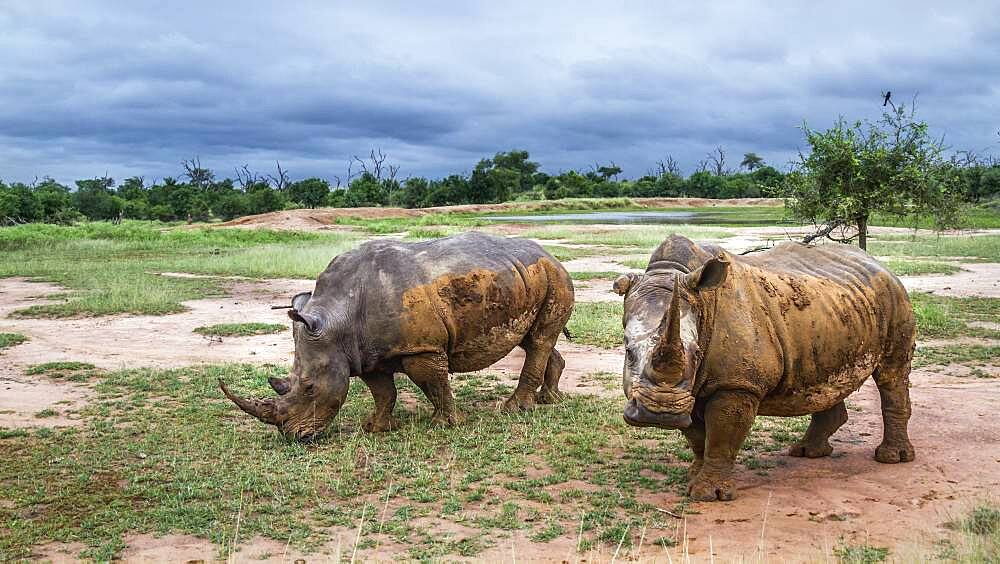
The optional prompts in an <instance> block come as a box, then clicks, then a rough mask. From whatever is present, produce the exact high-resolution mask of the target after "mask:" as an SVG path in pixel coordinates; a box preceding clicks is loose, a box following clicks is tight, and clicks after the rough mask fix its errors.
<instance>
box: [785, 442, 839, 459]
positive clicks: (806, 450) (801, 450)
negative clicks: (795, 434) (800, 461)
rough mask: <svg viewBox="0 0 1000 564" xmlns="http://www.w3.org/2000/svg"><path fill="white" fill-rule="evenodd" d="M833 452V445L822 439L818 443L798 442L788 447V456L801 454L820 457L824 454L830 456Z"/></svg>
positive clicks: (806, 456)
mask: <svg viewBox="0 0 1000 564" xmlns="http://www.w3.org/2000/svg"><path fill="white" fill-rule="evenodd" d="M832 452H833V447H832V446H830V443H829V442H827V441H823V442H822V443H820V444H813V443H806V442H800V443H796V444H794V445H792V447H791V448H789V449H788V456H801V457H805V458H822V457H824V456H830V453H832Z"/></svg>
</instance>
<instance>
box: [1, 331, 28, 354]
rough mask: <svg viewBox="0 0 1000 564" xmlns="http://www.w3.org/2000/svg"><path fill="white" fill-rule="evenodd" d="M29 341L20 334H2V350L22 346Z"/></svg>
mask: <svg viewBox="0 0 1000 564" xmlns="http://www.w3.org/2000/svg"><path fill="white" fill-rule="evenodd" d="M27 340H28V338H27V337H25V336H24V335H22V334H20V333H0V350H3V349H6V348H7V347H13V346H15V345H20V344H21V343H23V342H25V341H27Z"/></svg>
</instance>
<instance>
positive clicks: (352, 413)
mask: <svg viewBox="0 0 1000 564" xmlns="http://www.w3.org/2000/svg"><path fill="white" fill-rule="evenodd" d="M283 373H284V371H283V370H280V369H277V368H266V367H250V366H241V365H226V366H207V367H199V368H189V369H183V370H171V371H153V370H132V371H121V372H112V373H101V374H100V375H99V376H97V377H96V386H95V389H96V390H97V392H98V394H99V397H98V398H97V400H96V401H95V402H93V403H92V405H90V406H89V407H87V408H85V411H84V414H85V417H86V425H85V426H84V427H80V428H55V429H49V428H40V429H36V430H28V431H25V430H6V431H4V433H3V434H0V437H6V438H4V439H0V457H2V458H3V459H4V461H5V464H3V465H0V498H2V499H4V500H5V503H4V504H2V505H0V525H2V526H0V554H2V555H4V557H5V560H6V559H10V558H24V557H27V556H28V555H29V554H30V547H31V546H32V545H34V544H37V543H39V542H43V541H46V540H55V541H64V542H68V541H80V542H83V543H84V544H85V545H87V546H88V547H89V548H88V549H87V550H86V551H85V552H84V553H83V554H82V556H84V557H88V558H95V559H99V560H106V559H109V558H111V557H112V556H113V555H115V554H116V553H117V552H118V551H120V550H121V549H122V547H123V544H122V543H123V538H124V536H125V535H126V534H128V533H139V532H152V533H160V534H162V533H167V532H178V533H190V534H195V535H198V536H202V537H205V538H209V539H211V540H212V541H214V542H215V543H217V544H219V545H220V546H227V545H226V543H225V542H224V541H225V540H227V539H229V540H231V539H232V538H233V536H234V534H235V530H236V527H237V526H238V527H239V529H240V533H239V534H240V537H241V538H249V537H251V536H253V535H255V534H262V535H264V536H266V537H269V538H274V539H278V540H280V541H282V542H290V543H291V544H292V545H294V546H297V547H303V548H309V547H316V546H318V545H320V544H322V543H324V542H326V541H328V540H330V534H331V531H330V529H329V528H330V527H342V528H343V529H342V530H343V531H347V533H346V534H348V535H349V536H348V537H347V538H346V540H345V542H347V543H350V542H352V541H353V539H354V535H355V534H356V531H357V530H358V528H359V527H360V530H361V534H360V537H359V538H358V546H359V547H360V548H361V549H364V548H371V547H372V546H374V545H375V544H376V543H379V544H383V545H384V544H387V543H393V542H396V543H406V545H407V546H408V550H409V556H410V557H412V558H418V559H425V558H441V557H461V556H465V557H468V556H474V555H476V554H478V553H479V552H480V551H482V550H483V549H485V548H487V547H489V546H492V545H493V543H495V542H498V541H499V540H501V539H503V538H504V537H505V536H506V535H508V534H509V532H510V531H512V530H526V531H528V532H529V533H530V538H531V539H532V541H533V542H536V543H545V542H549V541H551V540H552V539H554V538H557V537H563V536H565V537H569V538H572V539H577V538H578V536H579V543H578V545H577V546H578V549H579V550H580V551H586V550H588V549H590V548H591V547H594V546H600V545H604V546H605V547H610V548H609V550H613V549H614V547H615V546H616V545H617V544H618V543H620V542H621V543H623V545H624V546H626V547H627V546H630V545H631V544H632V543H635V542H637V541H638V537H639V533H640V531H642V530H645V531H646V533H645V535H646V539H647V542H651V541H653V540H654V539H658V538H662V539H663V541H662V542H664V543H675V542H677V541H678V540H679V539H678V538H677V537H676V534H677V530H676V521H674V520H673V519H671V518H669V517H667V516H665V515H663V514H662V513H661V512H659V511H656V510H655V509H654V508H653V506H651V505H649V504H648V503H644V502H643V501H642V498H643V497H645V496H647V495H648V494H649V493H653V492H663V491H668V492H669V491H673V492H676V493H677V494H680V493H681V492H682V491H683V489H684V484H685V472H686V462H687V461H689V460H690V458H691V453H690V451H689V450H688V449H687V447H686V446H685V443H684V441H683V439H682V437H681V435H680V433H677V432H666V431H655V430H654V431H651V430H648V429H635V428H632V427H628V426H626V425H622V424H621V402H620V401H617V400H607V399H601V398H597V397H590V396H570V397H569V398H568V399H567V400H566V401H564V402H562V403H560V404H557V405H554V406H543V407H539V408H537V409H536V410H535V411H534V412H532V413H526V414H519V415H509V414H501V413H499V412H497V411H496V409H495V406H496V404H497V401H498V400H500V399H502V398H505V397H506V396H507V395H508V394H509V393H510V388H509V387H508V386H504V385H500V384H498V383H497V381H496V380H495V378H493V377H491V376H488V375H487V376H483V377H473V376H458V377H457V378H456V380H457V382H456V398H457V402H458V405H459V408H460V409H461V410H463V412H464V413H465V415H466V417H467V419H466V421H465V422H464V423H463V424H462V425H461V426H459V427H456V428H452V429H442V428H432V427H429V426H428V425H429V420H430V414H431V408H430V405H429V404H428V403H427V402H426V400H425V399H424V398H423V395H422V394H421V393H420V392H419V391H417V390H416V388H415V387H413V386H412V385H409V384H408V383H407V384H404V383H403V381H402V380H399V383H400V384H401V385H403V390H404V392H403V393H404V394H405V395H407V396H410V397H412V398H414V402H415V403H413V407H412V408H409V409H403V408H400V407H397V413H398V414H399V415H400V416H401V419H402V421H403V427H402V428H401V429H400V430H399V431H397V432H394V433H389V434H381V435H372V434H367V433H363V432H361V431H360V427H361V422H362V421H363V419H364V417H366V416H367V414H368V412H369V411H370V410H371V409H372V401H371V395H370V394H369V393H368V391H367V390H366V389H365V388H364V386H363V385H360V383H359V382H355V383H354V385H353V386H352V390H351V395H350V398H349V401H348V404H347V405H346V407H345V408H344V410H343V411H342V412H341V414H340V415H339V416H338V418H337V420H336V421H335V423H334V425H333V427H331V429H330V430H329V431H328V433H327V434H326V435H325V436H324V437H323V438H321V439H320V440H319V441H318V443H316V444H314V445H311V446H303V445H300V444H296V443H291V442H288V441H286V440H284V439H282V438H281V437H280V436H279V435H278V434H277V432H276V431H275V430H274V429H272V428H265V427H264V426H262V425H260V424H259V423H258V422H256V421H254V420H252V419H251V418H249V417H247V416H246V415H245V414H243V413H242V412H240V411H239V410H238V409H236V408H235V407H234V406H233V405H232V404H230V403H229V402H228V401H226V400H225V399H224V398H223V397H222V395H221V393H220V392H219V391H218V388H217V384H216V381H217V378H219V377H223V378H225V379H226V380H227V381H229V382H231V383H232V384H233V385H234V387H236V388H237V389H239V390H240V391H241V392H246V393H252V394H258V395H262V394H267V393H270V392H269V389H268V387H267V383H266V378H267V377H268V376H274V375H280V374H283ZM400 412H401V413H400ZM806 422H807V419H806V418H788V419H780V418H763V417H762V418H758V423H757V425H756V427H755V430H754V432H753V434H752V436H751V438H750V440H749V441H748V442H747V445H746V446H745V447H744V450H743V452H742V454H741V457H740V460H741V462H742V463H743V464H744V465H748V467H751V468H754V469H755V470H757V471H761V472H766V468H765V467H764V466H762V465H761V464H760V460H759V457H760V455H761V454H762V453H765V452H772V451H776V450H780V449H783V448H784V447H785V446H787V444H789V443H790V442H791V441H793V440H795V439H797V437H798V434H799V433H800V432H801V431H802V430H804V429H805V425H806ZM677 499H678V501H680V499H681V498H680V497H678V498H677ZM675 509H676V510H677V511H682V510H683V508H682V507H679V508H675ZM444 524H446V525H447V526H446V527H445V526H442V525H444ZM456 531H458V532H456ZM223 550H225V549H223ZM221 556H223V557H225V556H228V555H227V554H225V553H223V554H221Z"/></svg>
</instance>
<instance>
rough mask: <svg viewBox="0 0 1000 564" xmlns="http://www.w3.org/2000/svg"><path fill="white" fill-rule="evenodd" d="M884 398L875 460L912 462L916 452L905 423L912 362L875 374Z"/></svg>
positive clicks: (906, 422)
mask: <svg viewBox="0 0 1000 564" xmlns="http://www.w3.org/2000/svg"><path fill="white" fill-rule="evenodd" d="M872 376H873V377H874V379H875V384H876V385H877V386H878V393H879V396H880V397H881V400H882V444H880V445H879V446H878V448H876V449H875V460H877V461H879V462H883V463H886V464H895V463H897V462H910V461H912V460H913V459H914V458H915V457H916V454H915V452H914V450H913V445H912V444H911V443H910V437H909V435H908V434H907V432H906V426H907V424H908V423H909V421H910V362H909V360H907V361H906V363H905V365H903V366H901V367H890V366H883V367H880V368H878V369H876V370H875V373H874V374H873V375H872Z"/></svg>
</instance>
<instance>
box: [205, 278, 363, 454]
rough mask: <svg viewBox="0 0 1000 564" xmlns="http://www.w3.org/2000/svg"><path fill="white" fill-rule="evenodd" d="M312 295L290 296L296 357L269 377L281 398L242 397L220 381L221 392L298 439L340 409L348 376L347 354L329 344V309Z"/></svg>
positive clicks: (312, 433)
mask: <svg viewBox="0 0 1000 564" xmlns="http://www.w3.org/2000/svg"><path fill="white" fill-rule="evenodd" d="M311 297H312V294H311V293H309V292H305V293H302V294H298V295H296V296H295V297H294V298H292V307H291V309H289V311H288V316H289V317H290V318H291V319H292V321H294V322H295V324H294V328H293V334H294V339H295V359H294V361H293V362H292V372H291V374H290V375H289V377H288V378H270V379H269V380H268V382H269V383H270V384H271V387H272V388H273V389H274V391H275V392H277V393H278V397H277V398H264V399H247V398H242V397H240V396H237V395H236V394H234V393H232V392H231V391H230V390H229V388H228V387H226V385H225V383H223V382H222V381H221V380H220V381H219V387H220V388H222V392H223V393H224V394H225V395H226V397H228V398H229V399H230V400H232V402H233V403H235V404H236V405H237V406H239V408H240V409H242V410H243V411H245V412H247V413H249V414H250V415H253V416H254V417H256V418H257V419H260V420H261V421H263V422H264V423H269V424H271V425H276V426H277V427H278V429H279V430H280V431H281V433H282V434H284V435H285V436H286V437H289V438H294V439H296V440H299V441H309V440H311V439H312V438H314V437H315V436H316V435H317V434H319V433H320V432H321V431H323V429H324V428H326V425H327V423H329V421H330V419H332V418H333V417H334V416H335V415H336V414H337V412H338V411H340V407H341V406H342V405H343V404H344V401H345V400H346V399H347V391H348V387H349V378H348V377H349V376H350V369H349V365H348V363H347V360H346V357H345V356H344V355H343V354H340V352H339V349H338V347H337V346H336V345H335V344H333V345H331V341H333V340H334V336H333V335H332V331H331V329H330V327H331V323H330V322H329V313H328V312H326V311H325V310H324V309H323V308H322V307H319V306H318V305H311V304H310V303H309V300H310V298H311Z"/></svg>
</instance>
